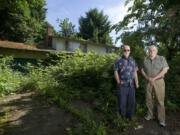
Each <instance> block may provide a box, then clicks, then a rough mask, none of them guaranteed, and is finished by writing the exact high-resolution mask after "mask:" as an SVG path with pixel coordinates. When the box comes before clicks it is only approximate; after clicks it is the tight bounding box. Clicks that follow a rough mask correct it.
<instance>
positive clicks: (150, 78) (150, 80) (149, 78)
mask: <svg viewBox="0 0 180 135" xmlns="http://www.w3.org/2000/svg"><path fill="white" fill-rule="evenodd" d="M147 80H148V81H149V82H150V84H151V85H154V81H155V78H152V77H147Z"/></svg>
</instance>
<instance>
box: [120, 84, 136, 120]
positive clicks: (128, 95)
mask: <svg viewBox="0 0 180 135" xmlns="http://www.w3.org/2000/svg"><path fill="white" fill-rule="evenodd" d="M118 106H119V112H120V114H121V115H122V116H123V117H126V118H129V119H131V118H132V115H133V114H134V110H135V87H134V86H120V87H119V89H118Z"/></svg>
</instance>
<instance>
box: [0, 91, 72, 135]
mask: <svg viewBox="0 0 180 135" xmlns="http://www.w3.org/2000/svg"><path fill="white" fill-rule="evenodd" d="M0 108H1V109H0V135H64V134H65V129H66V128H68V127H70V126H71V125H72V124H73V121H74V119H73V117H72V116H71V115H70V114H68V113H67V112H66V111H64V110H62V109H60V108H59V107H57V106H53V105H51V106H50V105H48V103H47V102H46V101H45V100H44V99H42V97H40V96H37V95H35V94H34V93H32V92H29V93H24V94H17V95H12V96H8V97H4V98H2V99H0Z"/></svg>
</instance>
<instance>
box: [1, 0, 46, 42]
mask: <svg viewBox="0 0 180 135" xmlns="http://www.w3.org/2000/svg"><path fill="white" fill-rule="evenodd" d="M45 4H46V3H45V0H0V20H1V21H0V38H1V39H6V40H12V41H18V42H28V43H32V42H35V41H39V40H41V39H42V38H43V34H44V33H43V32H44V31H45V23H44V20H45V15H46V9H45V8H44V6H45Z"/></svg>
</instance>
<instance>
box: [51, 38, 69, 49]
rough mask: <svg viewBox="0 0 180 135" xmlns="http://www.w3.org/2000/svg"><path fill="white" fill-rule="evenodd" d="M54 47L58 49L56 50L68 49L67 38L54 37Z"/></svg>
mask: <svg viewBox="0 0 180 135" xmlns="http://www.w3.org/2000/svg"><path fill="white" fill-rule="evenodd" d="M52 48H53V49H56V50H62V51H64V50H66V47H65V40H60V39H57V38H53V39H52Z"/></svg>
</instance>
